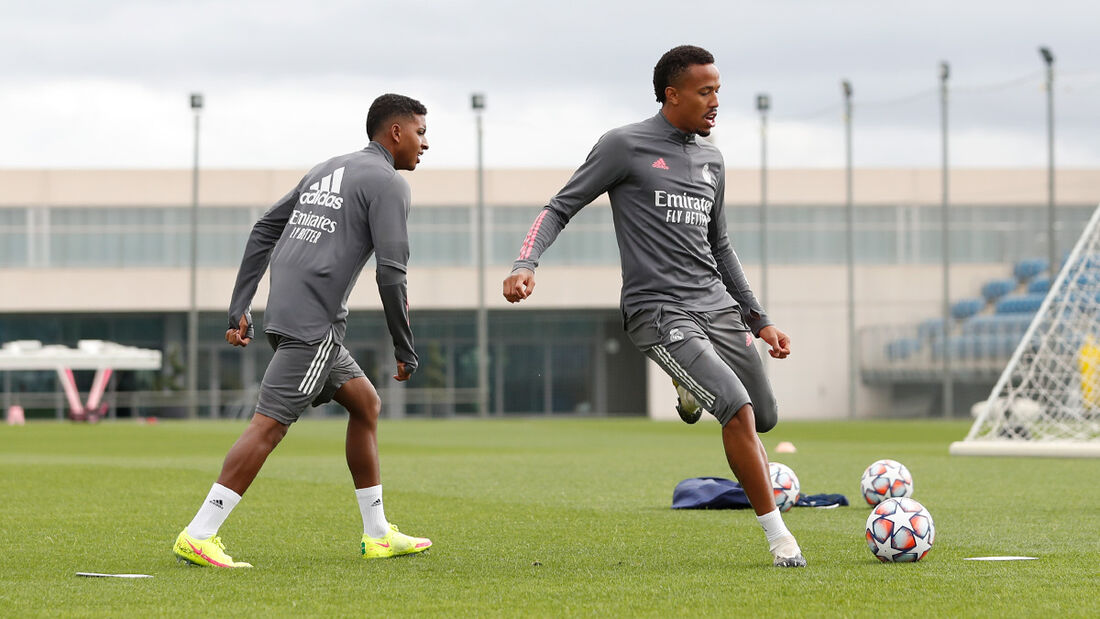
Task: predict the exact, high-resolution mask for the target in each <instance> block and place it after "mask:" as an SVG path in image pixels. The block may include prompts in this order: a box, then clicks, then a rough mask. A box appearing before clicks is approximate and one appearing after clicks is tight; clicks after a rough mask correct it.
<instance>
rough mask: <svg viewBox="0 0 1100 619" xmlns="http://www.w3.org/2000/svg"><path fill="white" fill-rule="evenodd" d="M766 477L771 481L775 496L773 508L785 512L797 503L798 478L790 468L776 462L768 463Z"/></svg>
mask: <svg viewBox="0 0 1100 619" xmlns="http://www.w3.org/2000/svg"><path fill="white" fill-rule="evenodd" d="M768 475H769V476H770V477H771V480H772V493H774V494H775V506H776V507H778V508H779V511H781V512H786V511H788V510H790V509H791V508H792V507H794V504H795V503H797V502H798V492H799V490H800V486H799V484H798V476H797V475H795V474H794V471H792V470H791V467H789V466H787V465H786V464H780V463H778V462H769V463H768Z"/></svg>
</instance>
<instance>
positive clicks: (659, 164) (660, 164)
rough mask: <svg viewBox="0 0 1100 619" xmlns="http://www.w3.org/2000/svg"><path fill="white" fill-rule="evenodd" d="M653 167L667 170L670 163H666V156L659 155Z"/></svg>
mask: <svg viewBox="0 0 1100 619" xmlns="http://www.w3.org/2000/svg"><path fill="white" fill-rule="evenodd" d="M653 167H655V168H657V169H658V170H667V169H668V164H667V163H665V158H664V157H658V158H657V161H654V162H653Z"/></svg>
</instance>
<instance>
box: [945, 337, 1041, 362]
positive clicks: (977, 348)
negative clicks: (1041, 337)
mask: <svg viewBox="0 0 1100 619" xmlns="http://www.w3.org/2000/svg"><path fill="white" fill-rule="evenodd" d="M1020 339H1021V337H1020V336H1019V335H989V334H985V335H958V336H952V337H950V338H948V351H949V354H950V355H951V358H952V359H989V358H1001V357H1009V356H1011V355H1012V353H1013V352H1014V351H1015V350H1016V346H1017V345H1019V343H1020ZM942 356H943V340H936V341H934V342H933V343H932V358H933V359H940V358H942Z"/></svg>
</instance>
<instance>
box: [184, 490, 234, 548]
mask: <svg viewBox="0 0 1100 619" xmlns="http://www.w3.org/2000/svg"><path fill="white" fill-rule="evenodd" d="M240 501H241V495H239V494H237V493H236V492H233V491H232V490H230V489H229V488H226V487H225V486H223V485H221V484H214V485H213V486H212V487H211V488H210V494H208V495H206V500H205V501H203V502H202V507H200V508H199V513H197V514H195V519H194V520H192V521H191V524H189V525H187V534H188V535H190V536H191V537H193V538H195V539H210V538H211V537H214V535H216V534H217V533H218V529H220V528H221V526H222V523H224V522H225V519H226V518H228V517H229V512H231V511H233V508H234V507H236V506H237V503H239V502H240Z"/></svg>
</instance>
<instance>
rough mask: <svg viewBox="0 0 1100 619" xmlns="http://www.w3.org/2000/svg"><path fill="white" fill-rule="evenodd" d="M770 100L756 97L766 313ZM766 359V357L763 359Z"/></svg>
mask: <svg viewBox="0 0 1100 619" xmlns="http://www.w3.org/2000/svg"><path fill="white" fill-rule="evenodd" d="M770 108H771V98H770V97H768V95H767V94H765V93H760V94H758V95H756V109H757V111H758V112H760V304H761V305H763V306H764V311H768V109H770ZM764 358H765V359H767V357H764Z"/></svg>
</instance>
